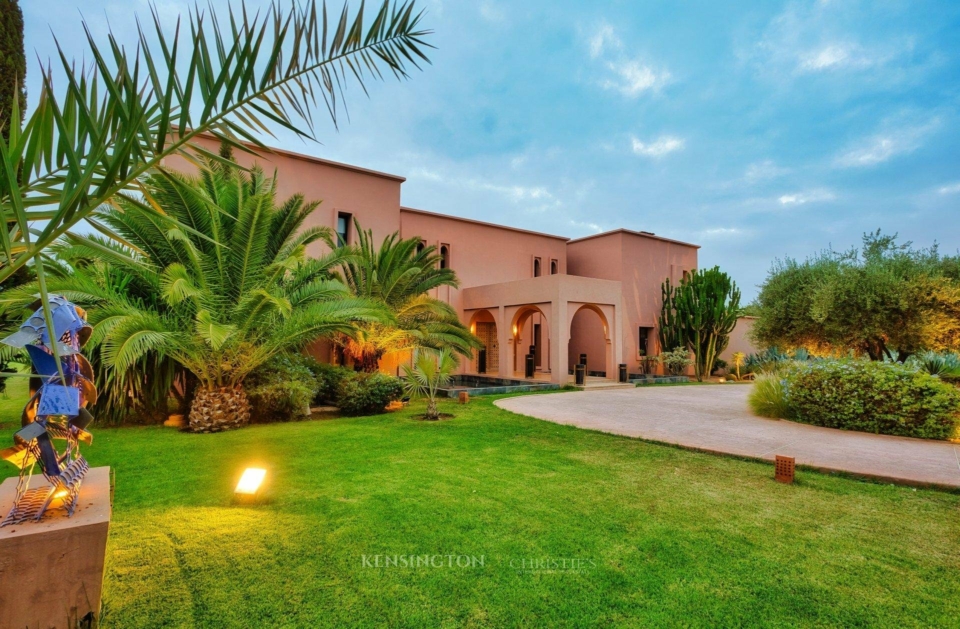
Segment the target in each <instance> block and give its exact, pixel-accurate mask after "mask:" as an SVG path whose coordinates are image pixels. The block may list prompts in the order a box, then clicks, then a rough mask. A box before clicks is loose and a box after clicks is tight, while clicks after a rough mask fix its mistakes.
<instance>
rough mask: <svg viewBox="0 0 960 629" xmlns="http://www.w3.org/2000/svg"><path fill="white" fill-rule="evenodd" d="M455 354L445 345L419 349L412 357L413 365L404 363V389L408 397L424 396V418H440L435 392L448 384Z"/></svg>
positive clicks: (455, 359) (454, 368)
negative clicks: (425, 402) (425, 409)
mask: <svg viewBox="0 0 960 629" xmlns="http://www.w3.org/2000/svg"><path fill="white" fill-rule="evenodd" d="M458 364H459V363H458V360H457V357H456V355H454V354H453V352H451V351H450V348H448V347H445V348H443V349H441V350H431V349H419V350H417V351H416V353H415V354H414V357H413V366H410V365H404V366H403V375H404V382H403V388H404V391H405V392H406V394H407V395H408V396H410V398H412V399H417V398H426V400H427V412H426V414H425V417H426V419H429V420H437V419H440V413H439V412H438V411H437V393H438V392H439V390H440V389H442V388H443V387H445V386H447V385H448V384H450V378H451V376H452V375H453V372H454V371H456V369H457V366H458Z"/></svg>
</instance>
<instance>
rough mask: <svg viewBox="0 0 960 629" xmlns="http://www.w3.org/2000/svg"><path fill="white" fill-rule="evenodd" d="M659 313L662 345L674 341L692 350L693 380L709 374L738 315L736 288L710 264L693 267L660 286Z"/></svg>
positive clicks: (733, 283) (729, 279) (734, 284)
mask: <svg viewBox="0 0 960 629" xmlns="http://www.w3.org/2000/svg"><path fill="white" fill-rule="evenodd" d="M662 292H663V306H662V308H661V313H660V324H659V330H660V342H661V346H662V347H671V345H666V344H664V343H665V342H673V343H675V345H674V346H675V347H684V348H686V349H687V350H689V351H691V352H693V354H694V363H693V364H694V372H695V374H696V377H697V380H698V381H702V380H703V378H704V377H707V376H709V375H710V374H711V373H712V372H713V369H714V365H715V363H716V360H717V356H719V355H720V354H721V353H722V352H723V350H724V349H726V347H727V343H729V341H730V332H732V331H733V328H734V326H735V325H736V324H737V318H738V317H739V316H740V290H739V289H738V288H737V284H736V282H734V281H733V280H732V279H731V278H730V276H729V275H727V274H726V273H724V272H723V271H721V270H720V268H719V267H713V268H712V269H708V270H706V271H701V270H694V271H693V272H692V273H691V274H690V275H689V276H688V277H685V278H684V279H683V280H682V281H681V282H680V285H679V286H677V287H676V288H674V287H672V286H671V284H670V280H669V279H667V280H666V281H665V282H664V283H663V286H662Z"/></svg>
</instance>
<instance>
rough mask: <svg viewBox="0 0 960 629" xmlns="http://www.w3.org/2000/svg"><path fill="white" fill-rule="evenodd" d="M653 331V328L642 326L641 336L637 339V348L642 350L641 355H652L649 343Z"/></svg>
mask: <svg viewBox="0 0 960 629" xmlns="http://www.w3.org/2000/svg"><path fill="white" fill-rule="evenodd" d="M651 332H653V328H640V334H639V338H638V339H637V340H638V343H637V349H638V350H639V351H640V355H641V356H649V355H650V347H649V343H650V334H651Z"/></svg>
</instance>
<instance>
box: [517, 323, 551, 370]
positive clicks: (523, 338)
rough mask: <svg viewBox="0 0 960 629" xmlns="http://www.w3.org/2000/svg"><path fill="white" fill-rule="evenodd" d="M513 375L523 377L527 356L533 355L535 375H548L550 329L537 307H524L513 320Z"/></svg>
mask: <svg viewBox="0 0 960 629" xmlns="http://www.w3.org/2000/svg"><path fill="white" fill-rule="evenodd" d="M511 332H512V335H513V336H512V339H513V348H514V351H513V357H512V359H513V365H512V368H513V373H514V375H517V376H520V377H523V376H524V375H525V374H524V371H525V367H526V356H527V354H531V353H532V354H533V364H534V369H535V372H536V373H539V374H549V373H550V328H549V325H548V324H547V315H546V314H544V312H543V311H542V310H540V308H538V307H537V306H524V307H523V308H521V309H520V310H518V311H517V314H516V315H515V316H514V318H513V328H512V330H511Z"/></svg>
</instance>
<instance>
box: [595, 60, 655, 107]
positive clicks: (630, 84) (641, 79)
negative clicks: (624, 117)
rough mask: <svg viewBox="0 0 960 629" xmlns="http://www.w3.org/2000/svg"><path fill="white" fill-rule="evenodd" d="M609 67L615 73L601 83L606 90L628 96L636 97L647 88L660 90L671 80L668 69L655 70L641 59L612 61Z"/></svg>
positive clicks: (608, 63)
mask: <svg viewBox="0 0 960 629" xmlns="http://www.w3.org/2000/svg"><path fill="white" fill-rule="evenodd" d="M607 69H608V70H610V71H611V73H612V74H613V75H614V77H613V78H610V79H606V80H604V81H602V82H601V83H600V86H601V87H602V88H603V89H605V90H613V91H617V92H620V93H621V94H623V95H624V96H626V97H628V98H636V97H637V96H639V95H640V94H642V93H644V92H646V91H647V90H659V89H660V88H661V87H663V85H665V84H666V83H667V82H668V81H669V80H670V73H669V72H667V71H666V70H663V71H659V70H655V69H654V68H652V67H651V66H648V65H646V64H644V63H641V62H640V61H636V60H633V61H610V62H607Z"/></svg>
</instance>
